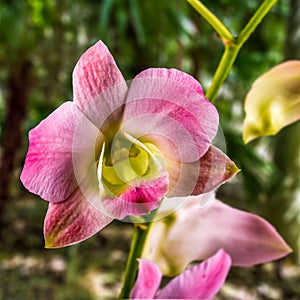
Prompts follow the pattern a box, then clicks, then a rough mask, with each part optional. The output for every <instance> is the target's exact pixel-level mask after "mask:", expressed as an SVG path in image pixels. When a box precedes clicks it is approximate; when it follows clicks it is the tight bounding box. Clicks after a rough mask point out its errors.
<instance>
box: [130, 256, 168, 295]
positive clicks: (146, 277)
mask: <svg viewBox="0 0 300 300" xmlns="http://www.w3.org/2000/svg"><path fill="white" fill-rule="evenodd" d="M161 278H162V274H161V271H160V270H159V268H158V266H157V265H156V264H155V263H153V262H151V261H149V260H146V259H143V258H142V259H140V260H139V271H138V276H137V280H136V282H135V285H134V287H133V289H132V291H131V294H130V299H154V296H155V294H156V292H157V290H158V288H159V286H160V282H161Z"/></svg>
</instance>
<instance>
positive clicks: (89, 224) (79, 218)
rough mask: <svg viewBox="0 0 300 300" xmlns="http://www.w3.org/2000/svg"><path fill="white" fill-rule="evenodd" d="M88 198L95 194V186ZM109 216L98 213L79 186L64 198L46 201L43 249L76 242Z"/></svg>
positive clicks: (97, 228)
mask: <svg viewBox="0 0 300 300" xmlns="http://www.w3.org/2000/svg"><path fill="white" fill-rule="evenodd" d="M90 192H91V195H89V197H99V195H98V191H97V189H93V190H92V191H91V189H90ZM112 220H113V219H112V218H109V217H107V216H105V215H104V214H102V213H101V212H100V211H99V210H98V209H96V208H95V207H94V206H93V205H92V204H91V202H90V201H88V200H87V199H86V198H85V195H83V194H82V192H81V190H80V188H77V189H76V190H75V192H74V193H73V194H72V195H71V196H70V197H69V198H68V199H67V200H65V201H63V202H60V203H50V204H49V208H48V211H47V215H46V218H45V222H44V235H45V241H46V246H45V247H46V248H60V247H65V246H68V245H72V244H76V243H79V242H81V241H83V240H85V239H87V238H89V237H91V236H92V235H94V234H96V233H97V232H98V231H100V230H101V229H102V228H103V227H105V226H106V225H108V224H109V223H110V222H111V221H112Z"/></svg>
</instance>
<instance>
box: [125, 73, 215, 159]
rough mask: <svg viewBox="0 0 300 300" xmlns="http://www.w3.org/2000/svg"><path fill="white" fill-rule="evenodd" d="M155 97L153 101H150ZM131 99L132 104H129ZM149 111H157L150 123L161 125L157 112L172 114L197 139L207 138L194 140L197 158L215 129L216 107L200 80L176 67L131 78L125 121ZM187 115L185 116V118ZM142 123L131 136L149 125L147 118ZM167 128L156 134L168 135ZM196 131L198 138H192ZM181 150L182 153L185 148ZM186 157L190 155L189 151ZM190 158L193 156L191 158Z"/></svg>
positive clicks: (166, 114) (165, 114)
mask: <svg viewBox="0 0 300 300" xmlns="http://www.w3.org/2000/svg"><path fill="white" fill-rule="evenodd" d="M154 100H155V102H153V101H154ZM130 102H133V104H131V105H128V104H129V103H130ZM170 103H172V104H173V105H170ZM179 108H180V109H179ZM148 113H149V114H151V113H156V114H158V117H157V118H156V120H155V123H154V122H152V123H150V124H153V125H152V126H153V127H154V128H155V126H154V125H155V124H157V126H156V127H158V126H159V125H163V124H160V123H159V120H160V119H159V114H161V115H162V116H169V117H170V118H175V121H176V122H178V123H179V124H182V125H183V126H184V127H185V128H186V129H187V132H190V134H192V136H193V138H194V140H195V142H196V143H198V142H200V141H202V142H203V141H207V142H205V143H204V144H203V145H202V146H201V145H200V144H197V147H198V148H199V149H198V150H199V153H198V154H199V155H200V156H199V155H198V157H197V159H199V158H200V157H201V156H202V155H203V154H204V153H205V152H206V150H207V148H208V144H209V143H210V142H211V140H212V139H213V138H214V136H215V134H216V132H217V129H218V113H217V111H216V109H215V107H214V106H213V105H212V104H211V103H210V102H209V101H208V100H207V99H206V98H205V97H204V95H203V92H202V88H201V86H200V84H199V83H198V82H197V81H196V80H195V79H194V78H193V77H191V76H189V75H188V74H185V73H183V72H181V71H178V70H175V69H149V70H146V71H143V72H142V73H140V74H139V75H138V76H137V77H135V78H134V80H133V81H132V84H131V86H130V89H129V92H128V96H127V99H126V107H125V111H124V123H126V122H127V121H129V120H130V119H135V118H136V117H138V116H140V115H141V114H148ZM187 113H188V114H187ZM191 116H192V117H191ZM180 117H182V118H180ZM187 117H188V120H186V118H187ZM163 122H165V120H163ZM163 122H161V123H163ZM145 123H146V124H144V126H142V128H141V129H140V128H138V129H137V130H139V132H136V133H135V134H134V133H132V134H133V135H134V136H140V135H143V134H145V133H146V130H145V129H144V128H145V125H147V126H148V124H147V122H145ZM140 125H143V124H142V123H141V124H140ZM143 127H144V128H143ZM166 129H168V128H166ZM166 129H165V134H164V133H163V132H162V130H160V132H159V134H162V135H165V137H168V135H169V134H170V130H166ZM195 129H197V130H195ZM195 134H196V137H197V138H195V136H194V135H195ZM200 137H201V138H200ZM174 144H177V143H174ZM192 146H193V145H192ZM180 152H182V153H184V151H180ZM190 152H191V151H190ZM189 158H190V159H191V158H192V157H191V155H190V157H189ZM193 160H194V161H195V160H196V159H194V158H193ZM193 160H187V161H189V162H190V161H193Z"/></svg>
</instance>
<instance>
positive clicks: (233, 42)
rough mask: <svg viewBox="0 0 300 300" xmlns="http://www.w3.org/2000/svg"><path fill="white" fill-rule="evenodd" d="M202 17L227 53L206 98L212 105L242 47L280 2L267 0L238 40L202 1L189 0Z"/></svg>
mask: <svg viewBox="0 0 300 300" xmlns="http://www.w3.org/2000/svg"><path fill="white" fill-rule="evenodd" d="M187 1H188V2H189V3H190V4H191V5H192V6H193V7H194V8H195V9H196V10H197V11H198V12H199V13H200V14H201V15H202V17H203V18H204V19H205V20H206V21H207V22H208V23H209V24H210V25H211V26H212V27H213V28H214V29H215V30H216V31H217V33H218V34H219V35H220V38H221V39H222V41H223V43H224V45H225V51H224V54H223V56H222V59H221V61H220V63H219V65H218V68H217V70H216V72H215V75H214V77H213V80H212V83H211V85H210V87H209V89H208V91H207V93H206V97H207V98H208V99H210V101H211V102H212V103H214V102H215V100H216V98H217V96H218V93H219V91H220V89H221V86H222V85H223V83H224V81H225V80H226V78H227V76H228V74H229V72H230V70H231V68H232V66H233V64H234V62H235V59H236V57H237V55H238V53H239V51H240V50H241V48H242V46H243V45H244V44H245V42H246V41H247V40H248V39H249V37H250V35H251V33H252V32H253V31H254V30H255V29H256V27H257V26H258V25H259V24H260V23H261V21H262V19H263V18H264V17H265V16H266V15H267V13H268V12H269V11H270V10H271V8H272V7H273V6H274V5H275V4H276V2H277V1H278V0H265V1H264V2H263V3H262V5H261V6H260V7H259V8H258V9H257V11H256V12H255V13H254V15H253V16H252V18H251V19H250V20H249V22H248V23H247V25H246V26H245V27H244V29H243V30H242V31H241V32H240V34H239V36H238V38H236V39H235V38H234V37H233V35H232V34H231V32H230V31H229V30H228V29H227V28H226V27H225V25H224V24H223V23H222V22H221V21H220V20H219V19H218V18H217V17H216V16H215V15H214V14H213V13H212V12H210V11H209V10H208V9H207V8H206V7H205V6H204V5H203V4H202V3H201V2H200V1H198V0H187Z"/></svg>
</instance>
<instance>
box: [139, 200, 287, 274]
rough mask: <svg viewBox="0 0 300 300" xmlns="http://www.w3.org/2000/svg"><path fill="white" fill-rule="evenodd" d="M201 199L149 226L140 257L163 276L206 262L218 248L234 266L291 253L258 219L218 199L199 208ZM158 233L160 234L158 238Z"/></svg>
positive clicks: (270, 228) (249, 264)
mask: <svg viewBox="0 0 300 300" xmlns="http://www.w3.org/2000/svg"><path fill="white" fill-rule="evenodd" d="M201 198H202V197H201V196H199V197H191V198H190V199H188V201H186V202H185V204H184V205H183V207H181V208H180V209H179V210H178V211H177V212H176V213H175V214H173V215H171V216H170V217H168V218H166V219H164V220H162V221H159V222H155V223H154V224H153V226H152V227H151V232H150V234H149V238H148V241H147V245H148V246H147V251H146V252H145V253H144V256H143V257H145V258H148V259H150V260H153V261H155V262H156V263H157V264H158V265H159V267H160V269H161V270H162V272H163V274H166V275H170V276H172V275H175V274H178V273H180V272H182V271H183V270H184V269H185V267H186V266H187V264H188V263H190V262H191V261H194V260H202V259H207V258H208V257H210V256H211V255H212V254H214V253H215V252H216V251H218V250H219V249H221V248H223V249H224V251H226V253H228V254H229V255H230V256H231V258H232V263H233V265H237V266H251V265H255V264H260V263H266V262H269V261H272V260H275V259H278V258H281V257H283V256H285V255H287V254H288V253H290V252H291V249H290V247H289V246H288V245H287V244H286V243H285V241H284V240H283V239H282V238H281V236H280V235H279V234H278V233H277V232H276V230H275V229H274V227H273V226H272V225H270V224H269V223H268V222H267V221H265V220H264V219H262V218H261V217H259V216H256V215H253V214H250V213H247V212H244V211H241V210H238V209H234V208H232V207H230V206H228V205H225V204H223V203H222V202H220V201H218V200H216V201H214V202H213V203H212V204H211V205H210V206H208V207H206V208H204V209H200V207H199V204H198V203H199V201H201ZM159 231H161V232H163V233H162V234H161V235H160V237H159V238H158V237H157V232H159ZM161 240H163V243H161V242H160V241H161Z"/></svg>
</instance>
